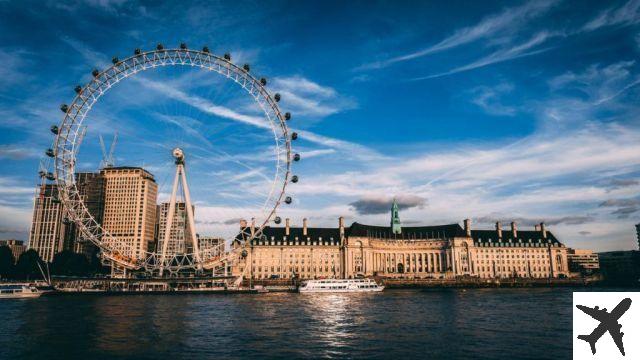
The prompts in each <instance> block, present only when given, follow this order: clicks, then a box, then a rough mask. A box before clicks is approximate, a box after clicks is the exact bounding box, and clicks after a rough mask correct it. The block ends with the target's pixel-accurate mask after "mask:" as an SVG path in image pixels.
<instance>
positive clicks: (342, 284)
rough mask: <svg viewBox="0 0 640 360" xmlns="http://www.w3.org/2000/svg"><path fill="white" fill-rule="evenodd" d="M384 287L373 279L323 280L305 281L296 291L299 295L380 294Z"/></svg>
mask: <svg viewBox="0 0 640 360" xmlns="http://www.w3.org/2000/svg"><path fill="white" fill-rule="evenodd" d="M382 290H384V286H382V285H378V283H376V282H375V280H373V279H324V280H307V281H305V282H303V283H302V285H301V286H300V288H299V289H298V291H300V292H301V293H335V292H380V291H382Z"/></svg>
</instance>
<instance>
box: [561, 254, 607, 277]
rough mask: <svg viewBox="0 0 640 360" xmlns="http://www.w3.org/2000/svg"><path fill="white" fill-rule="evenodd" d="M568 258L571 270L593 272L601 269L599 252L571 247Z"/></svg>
mask: <svg viewBox="0 0 640 360" xmlns="http://www.w3.org/2000/svg"><path fill="white" fill-rule="evenodd" d="M567 260H568V261H569V271H571V272H579V273H593V272H595V271H597V270H599V269H600V260H599V259H598V254H596V253H594V252H593V251H591V250H581V249H569V250H568V252H567Z"/></svg>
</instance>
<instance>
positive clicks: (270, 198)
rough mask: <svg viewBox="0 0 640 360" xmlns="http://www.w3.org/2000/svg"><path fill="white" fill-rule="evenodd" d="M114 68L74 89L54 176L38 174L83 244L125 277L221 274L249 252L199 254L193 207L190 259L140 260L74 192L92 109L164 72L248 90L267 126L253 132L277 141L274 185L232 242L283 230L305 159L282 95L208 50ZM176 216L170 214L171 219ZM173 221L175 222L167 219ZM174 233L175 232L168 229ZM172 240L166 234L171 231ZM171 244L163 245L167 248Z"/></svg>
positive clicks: (164, 54) (177, 154) (142, 56)
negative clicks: (119, 87) (140, 77)
mask: <svg viewBox="0 0 640 360" xmlns="http://www.w3.org/2000/svg"><path fill="white" fill-rule="evenodd" d="M112 63H113V64H112V65H111V66H110V67H108V68H107V69H105V70H102V71H100V70H97V69H95V70H93V71H92V79H91V80H90V81H89V82H88V83H87V84H85V85H84V86H80V85H78V86H76V87H75V89H74V90H75V93H76V95H75V97H74V99H73V101H72V102H71V103H70V104H68V105H67V104H63V105H61V106H60V110H61V111H62V112H63V113H64V117H63V119H62V121H61V123H60V124H59V125H54V126H52V127H51V132H52V133H53V134H54V135H55V141H54V145H53V147H52V148H51V149H48V150H47V151H46V155H47V156H48V157H49V158H51V159H53V171H52V172H46V171H40V176H41V178H42V180H43V181H46V180H49V181H54V182H55V184H56V185H57V188H58V198H59V201H60V202H61V203H62V204H63V206H64V209H65V212H66V216H67V219H68V221H69V222H73V223H75V224H76V226H77V228H78V230H79V232H80V233H81V234H82V236H83V238H85V239H86V240H89V241H91V242H92V243H93V244H95V245H96V246H98V247H99V249H100V251H101V254H102V256H103V257H104V258H105V259H108V260H109V261H111V262H112V263H114V264H116V265H117V266H121V267H123V268H125V269H143V270H146V271H149V272H156V271H159V272H160V274H162V271H163V270H169V271H172V272H174V273H175V272H177V271H180V270H183V269H196V270H201V269H212V268H215V267H217V266H220V264H222V263H223V262H225V261H229V259H228V257H230V256H242V255H241V254H242V253H246V252H245V251H236V252H235V253H234V254H229V253H226V254H225V253H223V252H221V251H220V250H219V248H217V247H216V248H215V249H212V248H207V247H206V246H202V245H201V246H198V245H199V244H198V240H197V239H196V238H195V229H194V226H195V225H194V224H195V223H194V219H193V213H192V211H191V212H190V211H189V210H191V205H189V202H190V201H189V200H187V210H188V211H187V213H189V216H190V224H188V226H190V227H191V235H192V236H193V245H194V246H193V247H192V252H190V253H184V252H183V253H167V249H166V248H167V247H166V245H165V246H163V247H162V248H161V249H156V250H155V251H144V252H143V253H142V254H140V252H139V251H138V253H137V254H136V250H135V249H133V248H132V245H131V244H130V243H128V242H126V241H121V239H119V237H118V235H117V234H115V233H114V232H112V231H109V230H108V229H105V228H104V227H103V225H102V224H101V223H99V222H98V221H97V220H96V219H95V218H94V216H93V215H92V213H91V212H90V211H89V209H88V207H87V205H86V204H85V202H84V200H83V196H82V195H81V193H80V192H79V190H78V186H77V184H76V177H75V173H76V165H77V163H78V160H77V155H78V153H79V149H80V143H81V142H82V139H83V137H84V136H85V132H86V129H87V124H86V120H88V115H89V114H90V112H91V110H92V108H94V106H95V105H96V104H97V103H99V101H100V100H101V98H103V96H104V95H105V94H107V93H108V92H109V90H111V89H112V88H113V87H114V86H115V85H116V84H118V83H119V82H121V81H123V80H125V79H128V78H134V77H135V76H136V75H137V74H140V73H142V72H145V71H148V70H153V69H159V68H163V67H164V68H166V67H180V66H182V67H191V68H194V69H196V68H197V69H201V70H202V71H208V72H212V73H216V74H219V75H221V76H222V77H223V78H224V79H226V80H231V82H232V83H233V84H235V85H236V86H237V87H239V88H240V89H242V92H243V93H245V94H248V95H249V98H250V99H252V100H253V102H254V104H256V105H257V107H258V108H259V109H260V111H261V116H260V119H261V122H259V123H258V122H257V121H256V120H253V119H254V118H251V120H248V121H250V122H251V121H253V122H254V123H252V125H254V126H257V127H258V128H260V129H263V130H265V131H267V132H268V133H269V134H270V137H271V138H272V141H273V142H272V145H271V149H272V150H273V152H272V154H271V155H270V156H272V160H273V162H272V163H273V164H274V169H272V170H273V172H272V174H273V175H272V177H270V179H271V180H270V181H269V183H270V185H269V188H268V189H267V191H266V192H265V193H266V196H265V197H264V199H261V201H260V203H261V209H260V211H259V212H258V214H257V215H254V217H253V218H252V221H251V225H248V223H247V222H246V221H245V222H244V226H242V225H241V226H240V229H239V231H238V234H237V235H236V236H234V238H233V240H234V241H239V242H240V243H242V244H244V243H245V242H246V241H248V240H251V239H252V238H255V237H259V236H261V232H262V230H263V228H264V227H265V226H267V225H268V224H269V223H270V222H274V223H276V224H280V223H281V218H280V217H279V216H278V215H277V210H278V207H279V206H280V205H281V204H282V203H285V204H287V205H288V204H291V203H292V197H291V196H290V195H288V194H287V191H286V190H287V185H288V184H289V183H296V182H298V176H296V175H293V174H292V171H291V165H292V162H296V161H299V160H300V155H299V154H297V153H293V152H292V149H291V141H292V140H296V139H297V138H298V134H297V133H296V132H291V131H290V130H289V128H288V126H287V121H289V120H290V119H291V114H290V113H289V112H282V111H281V110H280V107H279V105H278V103H279V101H280V100H281V96H280V94H278V93H274V94H272V93H271V92H270V91H269V90H267V80H266V79H265V78H264V77H261V78H258V77H255V76H253V75H252V74H251V73H250V66H249V65H248V64H244V65H243V66H238V65H235V64H234V63H233V62H232V61H231V56H230V55H229V54H224V55H223V56H217V55H214V54H212V53H211V52H210V51H209V49H208V48H207V47H204V48H202V50H192V49H189V48H188V47H187V46H186V44H184V43H183V44H180V46H179V47H178V48H172V49H169V48H165V47H164V46H163V45H162V44H158V45H157V47H156V49H155V50H151V51H142V50H140V49H136V50H135V52H134V55H133V56H130V57H127V58H126V59H122V60H120V59H119V58H116V57H114V58H113V59H112ZM186 155H187V154H185V153H184V152H183V150H182V149H180V148H174V149H173V153H172V156H173V157H174V158H175V160H176V161H175V164H176V166H177V172H176V182H177V181H178V180H179V179H178V177H181V180H182V182H183V184H182V185H183V190H186V194H185V195H186V196H185V198H186V199H189V197H190V196H189V190H188V187H187V185H186V176H185V172H186V171H185V167H186V160H185V159H186ZM175 188H176V185H175V184H174V188H173V192H174V194H173V197H172V200H171V201H172V202H171V204H172V206H174V205H173V204H174V203H175ZM169 213H170V214H172V212H171V211H170V212H169ZM172 218H173V216H172V215H170V216H169V219H172ZM170 227H171V226H169V228H170ZM167 234H168V231H167ZM166 243H167V241H165V244H166Z"/></svg>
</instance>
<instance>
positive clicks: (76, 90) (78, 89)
mask: <svg viewBox="0 0 640 360" xmlns="http://www.w3.org/2000/svg"><path fill="white" fill-rule="evenodd" d="M73 91H75V92H76V94H80V93H81V92H82V86H80V85H76V87H74V88H73Z"/></svg>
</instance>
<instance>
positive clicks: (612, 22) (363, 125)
mask: <svg viewBox="0 0 640 360" xmlns="http://www.w3.org/2000/svg"><path fill="white" fill-rule="evenodd" d="M0 17H2V18H3V21H2V22H0V44H1V45H0V64H2V66H1V67H0V128H1V131H0V159H2V160H3V161H2V162H1V163H0V237H2V238H6V237H17V238H20V239H26V233H27V231H28V226H29V218H30V214H31V210H32V196H33V193H34V185H35V184H36V181H37V177H36V172H37V170H38V163H39V160H40V158H41V157H42V154H43V151H44V149H46V148H47V147H49V146H50V143H51V141H52V137H51V134H50V133H49V132H48V127H49V126H50V125H51V124H54V123H59V122H60V120H61V112H60V111H59V110H58V107H59V105H60V104H61V103H65V102H66V103H68V102H70V101H71V100H72V98H73V92H72V89H73V87H74V86H75V85H76V84H79V83H80V84H81V83H86V82H87V81H88V80H89V79H90V72H91V69H93V68H94V67H98V68H104V66H106V64H108V63H109V62H110V59H111V57H112V56H119V57H120V58H124V57H126V56H128V55H130V54H132V52H133V49H134V48H137V47H139V48H143V49H151V48H153V47H154V46H155V44H157V43H159V42H161V43H163V44H165V45H167V46H177V44H179V43H180V42H186V43H187V44H189V46H191V47H193V48H200V47H201V46H203V45H208V46H209V47H210V48H211V50H212V51H213V52H214V53H217V54H223V53H225V52H227V51H228V52H230V53H231V55H232V57H233V59H234V62H237V63H245V62H247V63H250V64H251V69H252V70H251V71H252V72H254V73H256V74H259V75H260V76H263V75H264V76H265V77H267V78H268V79H269V88H270V90H272V91H274V92H275V91H279V92H280V93H281V94H283V100H282V102H281V106H282V108H283V109H284V110H285V111H291V112H292V113H293V120H292V121H291V126H292V127H294V128H296V129H297V130H299V132H300V134H301V140H300V141H299V142H297V143H295V146H296V149H297V150H298V151H299V152H300V153H301V154H302V155H303V161H301V162H300V163H299V164H296V166H295V173H297V174H298V175H299V176H300V178H301V181H300V182H299V183H298V184H296V185H295V186H291V187H289V190H290V191H289V193H290V195H292V196H293V197H294V204H293V206H289V207H286V208H283V209H282V210H281V211H280V215H281V216H282V217H291V218H292V221H293V223H294V224H299V223H301V219H302V218H303V217H308V218H309V221H310V224H311V225H316V226H334V225H335V224H336V223H337V217H338V216H340V215H342V216H345V217H346V218H347V221H356V220H357V221H359V222H364V223H371V224H386V223H388V221H389V216H388V211H387V209H388V204H389V203H390V201H391V199H392V198H393V197H394V196H395V197H397V198H398V200H399V202H400V204H401V209H402V211H401V218H402V220H403V221H404V222H405V224H407V225H414V224H439V223H451V222H461V221H462V219H464V218H467V217H469V218H472V219H473V221H474V226H477V227H483V228H488V227H492V226H493V222H494V221H496V220H501V221H503V222H509V221H511V220H516V221H518V223H519V224H520V228H530V227H532V226H533V224H534V223H537V222H540V221H546V222H547V223H548V224H549V227H550V229H551V230H552V231H554V232H555V233H556V234H557V235H558V236H559V237H560V238H561V239H562V241H564V242H565V243H566V244H567V245H569V246H572V247H578V248H592V249H596V250H615V249H629V248H634V247H636V246H637V245H636V240H635V231H634V227H633V224H634V223H637V222H639V221H640V197H639V195H638V194H639V190H640V182H639V180H640V119H639V118H638V115H639V113H640V111H639V108H638V101H637V100H638V94H639V90H640V86H639V85H640V64H639V63H638V54H640V25H639V22H640V1H634V0H631V1H618V2H606V3H605V2H598V1H592V2H588V1H580V2H570V1H517V2H516V1H510V2H492V3H489V2H462V1H447V2H422V3H420V2H415V1H404V2H403V1H393V2H372V1H365V2H355V1H352V2H329V1H317V2H311V1H305V2H300V1H294V2H280V1H256V2H202V3H197V2H166V3H163V4H158V3H156V2H134V1H124V0H116V1H109V0H94V1H71V2H65V1H50V2H44V1H43V2H26V1H19V2H18V1H0ZM140 79H142V80H143V81H139V80H137V81H128V82H127V83H126V84H125V83H124V82H123V83H122V84H119V85H118V87H116V88H114V89H113V91H112V92H111V93H109V94H108V95H107V96H105V98H104V99H103V100H102V101H101V102H100V103H99V105H98V106H96V108H95V109H94V111H93V112H92V115H91V116H90V118H89V119H88V122H87V126H88V131H87V134H88V135H87V137H86V139H85V142H84V143H83V152H81V156H79V158H80V160H81V161H80V164H79V167H81V168H83V169H86V170H91V169H95V168H96V167H97V164H98V162H99V160H100V150H99V146H98V141H97V136H98V135H103V136H105V138H106V139H107V141H109V139H110V138H111V136H112V134H113V132H114V131H118V133H119V141H118V145H117V146H116V151H115V153H116V162H117V164H118V165H138V166H139V165H144V166H146V167H148V168H150V170H151V171H153V173H154V174H155V175H156V178H157V180H158V183H159V184H160V191H161V198H163V196H166V193H167V192H168V191H169V190H170V189H167V185H166V183H167V182H170V180H168V181H167V178H170V176H171V174H170V173H171V171H172V170H171V160H170V158H167V156H166V154H167V151H168V150H167V149H170V148H171V147H173V146H176V145H179V146H183V147H185V148H187V153H188V154H191V155H192V156H193V158H194V161H193V165H192V171H191V173H190V183H191V186H192V187H193V188H194V190H192V191H193V192H194V194H193V197H194V198H195V200H196V201H197V203H198V205H197V209H196V214H197V215H196V217H197V218H198V219H197V220H198V223H199V225H198V226H199V231H201V232H207V231H214V230H215V226H214V225H215V224H216V223H224V222H225V221H227V222H232V221H234V219H235V218H236V217H237V214H239V213H241V210H242V208H243V206H244V205H248V204H250V203H253V202H255V198H252V199H248V198H245V199H244V200H240V201H239V202H238V203H236V205H234V206H232V205H228V204H227V203H226V202H225V201H224V200H223V199H221V198H220V196H219V195H220V194H227V193H232V192H235V193H241V194H244V195H246V194H248V193H249V194H250V193H251V191H249V190H247V189H259V188H260V186H261V181H264V180H263V179H264V176H262V175H266V176H267V177H268V176H269V172H270V171H272V168H271V167H270V160H272V159H268V158H264V157H262V155H265V156H268V152H265V150H268V145H267V143H266V141H265V138H264V133H260V132H259V131H258V130H259V129H251V128H250V127H249V128H247V127H246V126H243V125H242V124H238V122H237V121H234V118H233V116H228V115H224V114H225V113H224V112H219V113H217V114H207V113H203V112H202V111H199V110H198V109H194V107H193V106H192V105H190V104H187V103H185V102H184V101H179V100H177V99H175V98H170V97H168V96H167V93H166V92H163V91H161V90H159V89H158V88H157V87H156V88H153V87H149V86H148V84H149V83H151V84H153V83H157V84H163V85H164V86H168V87H169V88H172V89H178V90H181V91H184V92H186V93H189V94H193V95H194V96H195V95H197V96H200V97H203V98H206V99H207V100H208V101H210V103H211V104H213V105H216V106H219V107H220V109H231V110H234V111H235V112H237V113H238V114H242V115H248V116H257V115H259V113H258V112H257V111H256V108H255V107H252V104H251V103H250V102H249V101H248V99H247V98H246V97H243V96H242V94H241V93H239V92H238V91H237V89H235V88H233V87H232V86H231V85H230V84H228V83H225V82H224V81H220V80H221V79H219V78H215V77H210V76H209V74H204V75H203V74H201V73H197V72H193V71H191V70H189V69H178V70H168V71H158V72H157V73H154V74H148V75H147V74H144V76H143V77H141V78H140ZM144 80H149V81H151V82H149V81H144ZM120 85H122V86H120ZM239 134H242V135H243V136H239ZM142 140H145V141H142ZM212 152H214V153H216V154H220V153H226V154H231V153H233V154H234V156H238V157H239V158H240V157H241V158H243V159H244V160H243V164H247V165H248V166H249V168H251V170H256V171H253V172H251V173H247V172H248V170H247V168H246V167H245V168H244V169H243V168H233V167H229V166H226V165H221V164H220V163H219V162H216V161H215V159H216V157H215V156H213V155H211V154H212ZM195 159H200V160H201V161H200V162H198V161H196V160H195ZM225 179H226V180H227V181H226V182H225V181H224V180H225ZM229 180H232V181H229ZM221 189H222V190H221Z"/></svg>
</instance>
